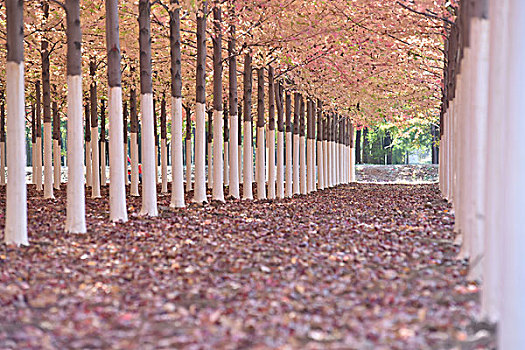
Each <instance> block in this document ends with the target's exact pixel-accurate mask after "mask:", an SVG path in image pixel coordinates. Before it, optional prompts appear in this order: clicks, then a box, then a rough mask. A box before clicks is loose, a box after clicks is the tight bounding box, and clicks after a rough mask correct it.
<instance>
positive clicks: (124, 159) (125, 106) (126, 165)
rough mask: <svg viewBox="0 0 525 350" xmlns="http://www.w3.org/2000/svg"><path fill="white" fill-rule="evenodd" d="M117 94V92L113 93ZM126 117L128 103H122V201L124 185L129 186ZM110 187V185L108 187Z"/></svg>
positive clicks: (127, 115) (127, 114)
mask: <svg viewBox="0 0 525 350" xmlns="http://www.w3.org/2000/svg"><path fill="white" fill-rule="evenodd" d="M119 87H120V94H121V97H120V99H121V100H122V86H119ZM115 92H117V91H115ZM110 110H111V107H110ZM128 117H129V112H128V103H127V102H124V106H123V113H122V134H123V136H124V137H123V141H124V156H123V157H122V158H123V161H124V199H126V196H125V194H126V187H125V186H126V185H129V178H128ZM109 124H110V125H111V116H110V120H109ZM109 132H110V139H111V135H112V134H111V130H110V131H109ZM110 143H111V140H110ZM110 154H111V144H110ZM109 163H110V167H111V163H112V161H111V157H110V159H109ZM110 171H111V168H110ZM110 186H111V185H110Z"/></svg>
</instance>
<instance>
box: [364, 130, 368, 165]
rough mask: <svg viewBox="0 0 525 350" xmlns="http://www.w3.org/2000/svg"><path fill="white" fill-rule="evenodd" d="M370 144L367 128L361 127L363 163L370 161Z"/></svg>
mask: <svg viewBox="0 0 525 350" xmlns="http://www.w3.org/2000/svg"><path fill="white" fill-rule="evenodd" d="M369 155H370V146H369V144H368V128H364V129H363V164H368V163H370V157H369Z"/></svg>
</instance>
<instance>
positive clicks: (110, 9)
mask: <svg viewBox="0 0 525 350" xmlns="http://www.w3.org/2000/svg"><path fill="white" fill-rule="evenodd" d="M118 18H119V16H118V0H106V50H107V55H108V90H109V96H108V97H109V98H108V109H109V128H108V129H109V179H110V182H109V218H110V220H111V221H121V222H126V221H128V213H127V210H126V187H125V181H124V179H125V177H126V176H127V174H126V171H125V169H126V166H125V164H122V159H123V158H124V159H126V158H125V154H123V151H124V148H123V147H122V143H123V142H124V137H123V136H124V132H123V127H124V123H123V116H122V86H121V83H122V82H121V79H122V77H121V71H120V69H121V68H120V41H119V21H118ZM102 118H105V116H104V115H102ZM126 119H127V118H126ZM104 159H105V157H104ZM123 165H124V166H123ZM103 170H104V173H105V170H106V169H105V168H104V169H103Z"/></svg>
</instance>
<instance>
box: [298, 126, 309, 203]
mask: <svg viewBox="0 0 525 350" xmlns="http://www.w3.org/2000/svg"><path fill="white" fill-rule="evenodd" d="M299 175H300V176H299V178H300V181H299V182H300V187H301V188H300V191H301V194H306V193H307V191H306V187H307V186H306V138H305V137H304V136H299Z"/></svg>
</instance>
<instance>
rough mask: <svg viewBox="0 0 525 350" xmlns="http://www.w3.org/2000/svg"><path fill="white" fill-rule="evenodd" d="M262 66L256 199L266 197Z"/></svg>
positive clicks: (259, 81) (259, 95) (259, 73)
mask: <svg viewBox="0 0 525 350" xmlns="http://www.w3.org/2000/svg"><path fill="white" fill-rule="evenodd" d="M264 122H265V121H264V68H259V69H257V156H256V164H255V167H256V168H257V173H256V174H257V199H266V170H265V169H266V166H265V165H266V159H265V153H266V147H265V146H264Z"/></svg>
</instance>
